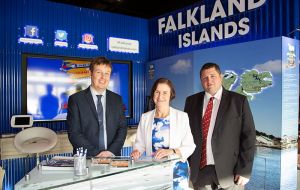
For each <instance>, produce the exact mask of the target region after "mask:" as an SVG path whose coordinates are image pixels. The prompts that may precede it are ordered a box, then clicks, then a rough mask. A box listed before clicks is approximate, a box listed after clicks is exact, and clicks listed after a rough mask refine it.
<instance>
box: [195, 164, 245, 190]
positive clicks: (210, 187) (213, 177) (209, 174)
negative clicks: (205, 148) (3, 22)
mask: <svg viewBox="0 0 300 190" xmlns="http://www.w3.org/2000/svg"><path fill="white" fill-rule="evenodd" d="M193 186H194V190H243V189H244V188H245V186H242V185H235V184H234V185H233V186H230V187H227V188H221V186H220V184H219V181H218V178H217V174H216V170H215V166H214V165H207V166H205V167H204V168H202V169H199V173H198V178H197V182H196V183H194V184H193Z"/></svg>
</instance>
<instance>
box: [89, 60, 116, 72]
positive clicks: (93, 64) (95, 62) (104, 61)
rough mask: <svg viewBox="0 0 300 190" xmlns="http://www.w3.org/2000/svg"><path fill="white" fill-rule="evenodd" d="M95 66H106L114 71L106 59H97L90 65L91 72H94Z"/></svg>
mask: <svg viewBox="0 0 300 190" xmlns="http://www.w3.org/2000/svg"><path fill="white" fill-rule="evenodd" d="M95 65H106V66H108V67H110V68H111V69H112V64H111V62H110V61H109V60H108V59H107V58H106V57H102V56H101V57H95V58H94V59H93V60H92V61H91V64H90V71H91V72H93V71H94V67H95Z"/></svg>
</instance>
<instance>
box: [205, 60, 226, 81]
mask: <svg viewBox="0 0 300 190" xmlns="http://www.w3.org/2000/svg"><path fill="white" fill-rule="evenodd" d="M210 68H215V69H216V71H217V72H218V73H219V74H221V73H222V72H221V69H220V67H219V65H218V64H216V63H210V62H209V63H205V64H204V65H202V67H201V69H200V73H199V75H200V78H201V74H202V71H203V70H206V69H210Z"/></svg>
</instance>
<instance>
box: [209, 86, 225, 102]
mask: <svg viewBox="0 0 300 190" xmlns="http://www.w3.org/2000/svg"><path fill="white" fill-rule="evenodd" d="M222 93H223V87H222V86H221V88H220V89H219V90H218V91H217V93H216V94H215V95H214V96H213V97H214V98H215V99H217V100H219V101H220V100H221V97H222ZM211 97H212V95H210V94H209V93H207V92H205V99H206V100H209V99H210V98H211Z"/></svg>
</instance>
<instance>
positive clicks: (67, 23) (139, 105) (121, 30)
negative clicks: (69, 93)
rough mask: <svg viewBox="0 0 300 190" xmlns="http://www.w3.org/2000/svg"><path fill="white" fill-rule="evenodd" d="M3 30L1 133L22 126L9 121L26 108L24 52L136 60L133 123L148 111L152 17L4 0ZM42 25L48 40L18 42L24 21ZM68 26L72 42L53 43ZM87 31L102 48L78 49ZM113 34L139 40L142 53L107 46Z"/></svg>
mask: <svg viewBox="0 0 300 190" xmlns="http://www.w3.org/2000/svg"><path fill="white" fill-rule="evenodd" d="M0 9H1V26H2V27H3V28H4V29H3V30H1V31H0V34H1V35H0V36H1V39H3V40H1V43H0V58H1V60H0V61H1V62H0V69H1V76H0V84H1V87H0V90H1V91H0V93H1V97H0V103H1V113H0V119H1V120H0V133H1V134H7V133H15V132H17V131H18V129H12V128H11V127H10V124H9V123H10V118H11V116H12V115H14V114H21V103H22V102H21V88H22V87H21V61H22V60H21V55H22V53H34V54H45V55H60V56H74V57H83V58H91V57H95V56H100V55H101V56H106V57H108V58H109V59H114V60H131V61H132V62H133V67H132V68H133V74H132V75H133V76H132V78H133V114H134V115H133V117H132V118H130V119H128V124H130V125H134V124H137V123H138V122H139V118H140V115H141V114H142V112H143V111H144V103H145V84H144V81H145V76H144V63H145V62H146V61H147V60H148V45H149V43H148V21H147V20H145V19H141V18H135V17H130V16H125V15H120V14H112V13H108V12H101V11H96V10H91V9H85V8H80V7H75V6H70V5H64V4H58V3H53V2H49V1H46V0H41V1H34V0H4V1H3V2H2V5H1V8H0ZM25 25H34V26H37V27H38V28H39V37H40V39H42V40H43V41H44V45H29V44H19V43H18V38H19V37H23V35H24V26H25ZM58 29H61V30H65V31H67V33H68V43H69V47H68V48H60V47H55V46H53V42H54V31H55V30H58ZM84 33H91V34H93V35H94V43H95V44H97V45H98V47H99V50H98V51H95V50H84V49H77V45H78V43H81V41H82V39H81V36H82V34H84ZM108 37H119V38H126V39H134V40H138V41H139V45H140V53H139V54H130V53H116V52H110V51H108V48H107V38H108ZM35 125H39V126H45V127H49V128H52V129H54V130H56V131H59V130H66V126H65V122H39V123H35Z"/></svg>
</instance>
